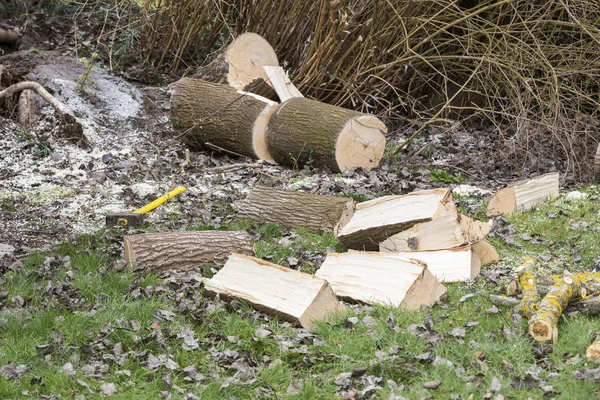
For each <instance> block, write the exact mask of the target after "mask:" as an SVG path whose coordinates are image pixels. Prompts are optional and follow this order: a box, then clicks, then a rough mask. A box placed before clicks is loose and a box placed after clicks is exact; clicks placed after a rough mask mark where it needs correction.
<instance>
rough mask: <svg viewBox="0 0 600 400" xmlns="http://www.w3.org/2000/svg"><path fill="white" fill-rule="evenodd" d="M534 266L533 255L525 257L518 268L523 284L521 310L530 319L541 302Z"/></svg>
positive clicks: (521, 283) (520, 282) (520, 280)
mask: <svg viewBox="0 0 600 400" xmlns="http://www.w3.org/2000/svg"><path fill="white" fill-rule="evenodd" d="M534 266H535V259H534V258H532V257H525V258H524V259H523V263H522V264H521V266H520V267H519V269H518V277H519V284H520V285H521V291H522V293H523V299H522V300H521V310H522V311H523V314H524V315H525V317H527V318H528V319H529V318H531V317H532V315H533V314H534V313H535V312H536V311H537V307H538V304H539V302H540V295H539V293H538V290H537V284H536V280H535V277H534V276H533V268H534Z"/></svg>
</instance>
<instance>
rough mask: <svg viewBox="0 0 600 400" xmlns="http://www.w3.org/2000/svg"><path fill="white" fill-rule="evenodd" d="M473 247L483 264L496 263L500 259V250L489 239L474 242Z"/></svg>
mask: <svg viewBox="0 0 600 400" xmlns="http://www.w3.org/2000/svg"><path fill="white" fill-rule="evenodd" d="M472 248H473V251H475V253H476V254H477V257H479V261H480V262H481V265H482V266H484V265H491V264H495V263H497V262H498V260H500V255H499V254H498V251H497V250H496V248H495V247H494V245H493V244H491V243H490V242H489V241H488V240H487V239H483V240H481V241H479V242H477V243H473V245H472Z"/></svg>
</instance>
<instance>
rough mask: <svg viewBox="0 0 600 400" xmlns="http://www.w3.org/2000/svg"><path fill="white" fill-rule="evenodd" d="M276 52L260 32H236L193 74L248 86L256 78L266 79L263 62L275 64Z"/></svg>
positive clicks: (239, 85)
mask: <svg viewBox="0 0 600 400" xmlns="http://www.w3.org/2000/svg"><path fill="white" fill-rule="evenodd" d="M278 65H279V61H278V60H277V54H275V50H273V48H272V47H271V45H270V44H269V42H267V41H266V40H265V39H264V38H263V37H262V36H260V35H257V34H256V33H250V32H248V33H244V34H241V35H240V36H238V37H237V38H236V39H235V40H234V41H233V42H232V43H231V44H230V45H229V46H228V47H227V49H226V50H225V51H224V52H223V53H221V54H219V55H218V56H217V57H216V58H215V60H214V61H213V62H211V63H210V64H208V65H207V66H205V67H202V68H200V69H199V70H198V71H197V72H196V74H194V76H195V77H198V78H201V79H203V80H205V81H209V82H213V83H221V84H227V85H229V86H231V87H233V88H235V89H238V90H248V86H249V85H250V84H252V83H253V82H254V83H256V80H257V79H260V80H261V81H262V82H267V83H268V82H269V77H268V75H267V73H266V72H265V70H264V69H263V67H264V66H278Z"/></svg>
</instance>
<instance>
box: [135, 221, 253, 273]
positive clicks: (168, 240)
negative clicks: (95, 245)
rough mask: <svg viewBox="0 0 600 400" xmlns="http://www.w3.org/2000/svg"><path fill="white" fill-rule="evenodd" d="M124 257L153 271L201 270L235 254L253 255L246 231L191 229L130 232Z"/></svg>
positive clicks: (139, 267) (142, 267)
mask: <svg viewBox="0 0 600 400" xmlns="http://www.w3.org/2000/svg"><path fill="white" fill-rule="evenodd" d="M123 247H124V253H125V254H124V258H125V261H127V264H129V266H130V267H131V268H132V269H134V270H138V269H145V270H150V271H164V270H170V269H173V270H189V269H194V268H196V269H198V268H201V267H202V266H203V265H205V264H214V263H217V264H222V263H224V262H225V260H227V257H229V256H230V255H231V254H232V253H234V252H236V253H243V254H248V255H252V254H254V252H253V250H252V240H251V238H250V235H248V233H246V232H225V231H197V232H196V231H190V232H159V233H148V234H141V235H129V236H125V239H124V246H123Z"/></svg>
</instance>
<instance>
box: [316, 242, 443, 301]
mask: <svg viewBox="0 0 600 400" xmlns="http://www.w3.org/2000/svg"><path fill="white" fill-rule="evenodd" d="M316 275H317V276H318V277H320V278H323V279H325V280H326V281H328V282H329V283H330V284H331V287H332V288H333V291H334V292H335V294H336V295H337V296H338V297H341V298H343V299H347V300H352V301H358V302H363V303H367V304H374V303H378V304H386V305H392V306H395V307H397V306H403V307H406V308H407V309H410V310H415V309H418V308H419V307H420V306H421V305H432V304H433V303H434V302H435V301H436V300H438V299H439V298H440V296H441V295H442V294H444V293H445V292H446V288H445V287H444V286H443V285H442V284H441V283H440V282H439V281H438V280H437V279H436V278H435V277H434V276H433V275H432V274H431V272H429V271H428V270H427V268H425V267H424V266H423V265H422V264H420V263H418V262H410V261H406V260H402V259H398V258H395V257H389V256H387V255H385V254H380V253H374V252H356V251H354V252H351V253H330V254H328V255H327V258H326V259H325V261H324V262H323V265H322V266H321V268H320V269H319V270H318V271H317V273H316Z"/></svg>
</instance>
